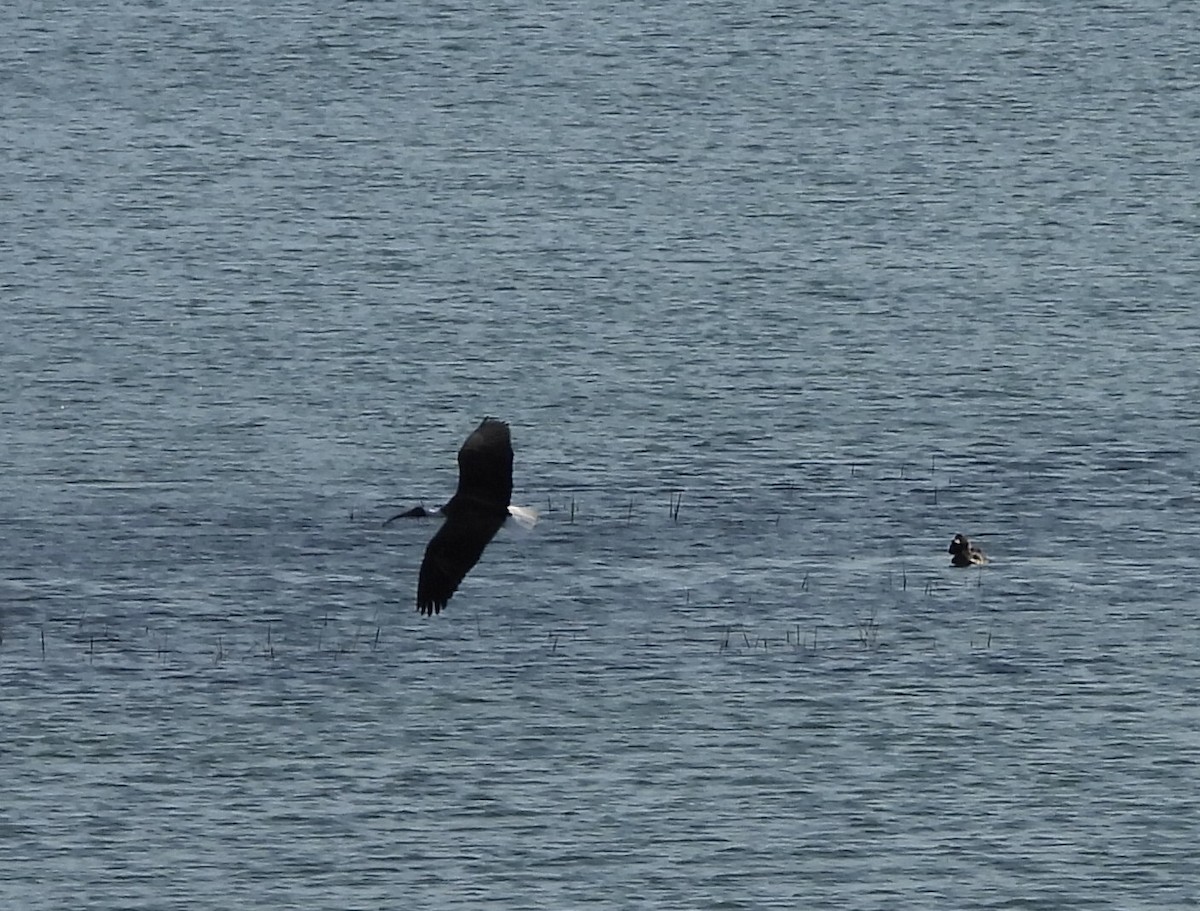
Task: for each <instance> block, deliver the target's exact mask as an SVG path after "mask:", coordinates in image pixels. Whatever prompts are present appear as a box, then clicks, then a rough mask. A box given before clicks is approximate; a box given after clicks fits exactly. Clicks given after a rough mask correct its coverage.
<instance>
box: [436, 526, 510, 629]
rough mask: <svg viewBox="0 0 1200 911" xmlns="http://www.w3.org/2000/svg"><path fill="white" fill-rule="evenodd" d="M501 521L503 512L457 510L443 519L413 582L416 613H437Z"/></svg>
mask: <svg viewBox="0 0 1200 911" xmlns="http://www.w3.org/2000/svg"><path fill="white" fill-rule="evenodd" d="M504 519H505V514H504V513H495V512H494V511H492V510H478V509H468V510H458V511H455V512H454V513H453V514H451V515H449V516H448V517H447V518H446V521H445V522H444V523H443V524H442V527H441V528H440V529H439V530H438V533H437V534H436V535H434V536H433V539H432V540H431V541H430V542H429V545H428V546H427V547H426V548H425V559H424V560H422V561H421V575H420V577H419V579H418V581H417V610H419V611H420V612H421V613H422V614H438V613H441V610H442V608H443V607H445V606H446V603H447V602H448V601H449V600H450V596H451V595H453V594H454V593H455V592H456V591H457V590H458V586H459V583H461V582H462V580H463V579H464V578H465V577H466V575H467V573H468V572H470V571H471V567H473V566H474V565H475V564H476V563H478V562H479V558H480V557H481V556H483V549H484V548H485V547H487V545H488V542H489V541H491V540H492V538H493V537H494V536H495V534H496V532H498V531H499V530H500V526H501V525H503V524H504Z"/></svg>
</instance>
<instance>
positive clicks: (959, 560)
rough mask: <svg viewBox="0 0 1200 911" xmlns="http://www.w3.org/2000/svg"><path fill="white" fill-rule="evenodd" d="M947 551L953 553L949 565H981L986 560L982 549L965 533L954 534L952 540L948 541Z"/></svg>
mask: <svg viewBox="0 0 1200 911" xmlns="http://www.w3.org/2000/svg"><path fill="white" fill-rule="evenodd" d="M949 552H950V553H951V554H953V556H952V557H951V558H950V565H951V566H983V564H984V563H986V562H987V561H988V558H987V557H985V556H984V555H983V551H982V550H980V549H979V548H978V547H976V546H975V545H974V544H972V543H971V539H970V538H968V537H967V536H966V535H955V536H954V540H953V541H951V542H950V550H949Z"/></svg>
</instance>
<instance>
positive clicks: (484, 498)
mask: <svg viewBox="0 0 1200 911" xmlns="http://www.w3.org/2000/svg"><path fill="white" fill-rule="evenodd" d="M512 469H513V450H512V437H511V436H510V434H509V431H508V425H507V424H506V423H504V422H503V421H497V420H495V419H494V418H484V419H483V423H482V424H480V425H479V426H478V427H477V428H475V432H474V433H472V434H471V435H470V436H469V437H467V441H466V442H465V443H463V445H462V449H460V450H459V451H458V490H456V491H455V493H454V496H453V497H451V498H450V502H449V503H447V504H446V505H445V506H443V507H442V508H441V510H440V512H441V513H442V515H444V516H445V517H446V521H445V522H444V523H443V524H442V527H441V528H440V529H439V530H438V533H437V534H436V535H434V536H433V539H432V540H431V541H430V542H429V545H428V546H427V547H426V548H425V559H424V560H422V561H421V575H420V578H419V580H418V582H417V610H418V611H420V612H421V613H422V614H425V615H431V614H438V613H441V610H442V608H443V607H445V606H446V603H447V602H448V601H449V600H450V596H451V595H453V594H454V592H455V591H457V589H458V586H459V583H461V582H462V580H463V578H464V577H465V576H466V575H467V573H469V572H470V571H471V567H473V566H474V565H475V564H476V563H478V562H479V558H480V557H481V556H483V549H484V548H485V547H487V545H488V542H489V541H491V540H492V538H493V537H494V536H495V534H496V532H498V531H499V530H500V526H501V525H503V524H504V521H505V519H507V518H508V516H509V514H510V512H511V513H512V514H513V515H514V516H517V518H522V516H521V513H528V512H529V511H527V510H522V509H521V508H520V507H511V506H510V504H509V500H510V499H511V498H512ZM418 508H421V509H422V512H425V510H424V509H423V508H422V507H418ZM409 512H410V513H412V512H413V510H409ZM396 518H399V516H397V517H396Z"/></svg>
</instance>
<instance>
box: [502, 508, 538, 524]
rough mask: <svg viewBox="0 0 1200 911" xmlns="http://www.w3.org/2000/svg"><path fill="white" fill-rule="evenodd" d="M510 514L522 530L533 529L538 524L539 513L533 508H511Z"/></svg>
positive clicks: (509, 509)
mask: <svg viewBox="0 0 1200 911" xmlns="http://www.w3.org/2000/svg"><path fill="white" fill-rule="evenodd" d="M508 514H509V515H510V516H512V517H513V518H514V519H516V520H517V524H518V525H520V526H521V527H522V528H533V526H535V525H537V523H538V511H537V510H536V509H534V508H533V507H531V506H509V507H508Z"/></svg>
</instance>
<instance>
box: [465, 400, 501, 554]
mask: <svg viewBox="0 0 1200 911" xmlns="http://www.w3.org/2000/svg"><path fill="white" fill-rule="evenodd" d="M512 469H513V449H512V437H511V435H510V434H509V431H508V425H507V424H505V423H504V422H503V421H497V420H494V419H493V418H484V420H483V423H482V424H480V425H479V426H478V427H477V428H476V429H475V432H474V433H472V434H471V435H470V436H469V437H467V441H466V442H465V443H463V445H462V449H460V450H459V451H458V491H457V492H456V493H455V497H462V498H464V499H469V500H473V501H476V502H480V503H486V504H488V505H489V506H492V507H494V508H496V509H499V510H504V509H507V508H508V502H509V500H510V499H512ZM485 543H486V542H485Z"/></svg>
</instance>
